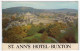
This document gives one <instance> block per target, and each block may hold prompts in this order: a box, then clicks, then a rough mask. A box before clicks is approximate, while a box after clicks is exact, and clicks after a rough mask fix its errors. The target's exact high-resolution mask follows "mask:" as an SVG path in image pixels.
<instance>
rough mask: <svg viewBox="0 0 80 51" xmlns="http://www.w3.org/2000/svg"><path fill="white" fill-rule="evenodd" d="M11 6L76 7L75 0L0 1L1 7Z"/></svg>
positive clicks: (39, 7) (40, 7) (41, 7)
mask: <svg viewBox="0 0 80 51" xmlns="http://www.w3.org/2000/svg"><path fill="white" fill-rule="evenodd" d="M11 7H32V8H36V9H63V8H67V9H78V2H77V1H51V2H50V1H44V2H43V1H42V2H41V1H33V2H32V1H26V2H22V1H21V2H19V1H14V2H13V1H4V2H2V9H6V8H11Z"/></svg>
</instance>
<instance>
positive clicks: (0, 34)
mask: <svg viewBox="0 0 80 51" xmlns="http://www.w3.org/2000/svg"><path fill="white" fill-rule="evenodd" d="M2 1H78V42H79V50H80V10H79V9H80V0H0V51H2ZM11 51H13V50H11ZM26 51H43V50H26ZM44 51H53V50H44ZM54 51H60V50H54ZM61 51H67V50H61ZM68 51H73V50H68ZM74 51H77V50H74Z"/></svg>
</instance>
